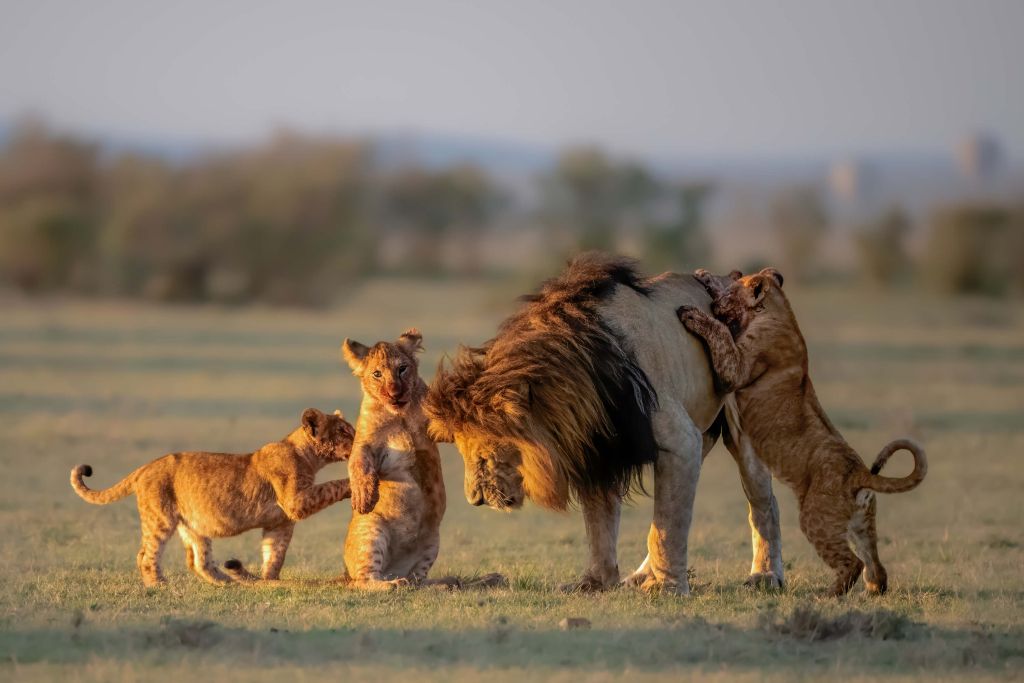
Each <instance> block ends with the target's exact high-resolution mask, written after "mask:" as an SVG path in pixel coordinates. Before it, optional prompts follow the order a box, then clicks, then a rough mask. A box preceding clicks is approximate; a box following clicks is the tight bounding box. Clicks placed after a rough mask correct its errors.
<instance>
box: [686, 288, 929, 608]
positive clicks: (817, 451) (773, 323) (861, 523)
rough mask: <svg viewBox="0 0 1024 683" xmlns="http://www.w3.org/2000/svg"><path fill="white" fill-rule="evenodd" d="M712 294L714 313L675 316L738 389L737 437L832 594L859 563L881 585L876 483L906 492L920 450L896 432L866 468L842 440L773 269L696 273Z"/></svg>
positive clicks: (915, 478)
mask: <svg viewBox="0 0 1024 683" xmlns="http://www.w3.org/2000/svg"><path fill="white" fill-rule="evenodd" d="M697 277H698V279H700V280H701V281H702V282H704V283H705V285H706V286H707V287H708V289H709V292H710V293H711V294H712V296H713V297H714V302H713V304H712V312H713V314H714V316H715V317H711V316H709V315H708V314H707V313H704V312H703V311H701V310H699V309H696V308H693V307H689V306H683V307H681V308H680V309H679V315H680V319H681V320H682V322H683V324H684V325H685V326H686V329H688V330H690V331H691V332H693V333H694V334H696V335H698V336H700V337H701V338H703V339H704V341H705V342H706V343H707V345H708V350H709V352H710V355H711V360H712V363H713V365H714V369H715V373H716V375H717V377H718V379H719V381H720V382H721V384H722V389H723V390H725V391H733V390H734V391H735V392H736V406H737V409H738V411H739V420H738V423H739V424H741V425H742V430H743V436H744V437H745V438H748V439H749V440H750V442H751V444H752V446H753V449H754V451H755V452H756V453H757V455H758V456H759V457H760V458H761V459H762V460H763V461H764V463H765V464H766V465H767V466H768V467H769V469H771V471H772V473H773V474H774V475H775V476H776V477H777V478H779V479H781V480H782V481H784V482H785V483H786V484H788V485H789V486H790V487H791V488H792V489H793V491H794V492H795V494H796V497H797V500H798V501H799V505H800V528H801V530H802V531H803V532H804V534H805V535H806V536H807V538H808V540H809V541H810V542H811V543H812V544H813V545H814V548H815V550H816V551H817V552H818V554H819V555H820V556H821V558H822V559H823V560H824V561H825V563H826V564H828V565H829V566H830V567H831V568H832V569H833V570H834V571H835V573H836V575H835V581H834V583H833V585H832V589H831V592H832V594H834V595H842V594H844V593H846V592H847V591H848V590H850V588H851V587H852V586H853V585H854V583H856V581H857V578H858V576H859V575H860V573H861V570H863V572H864V581H865V583H866V585H867V589H868V591H870V592H873V593H884V592H885V590H886V588H887V575H886V572H885V568H884V567H883V566H882V563H881V562H880V561H879V559H878V547H877V534H876V532H875V496H874V493H872V492H873V491H878V492H881V493H898V492H901V491H909V490H910V489H912V488H914V487H916V486H917V485H918V484H920V483H921V481H922V480H923V479H924V476H925V473H926V472H927V462H926V460H925V455H924V451H923V450H922V449H921V448H920V446H918V445H917V444H915V443H914V442H912V441H909V440H905V439H901V440H897V441H893V442H891V443H889V444H888V445H886V446H885V447H884V448H883V449H882V451H881V453H879V454H878V457H877V458H876V459H875V462H874V465H873V466H872V467H871V469H870V470H868V468H867V467H866V466H865V465H864V463H863V461H861V459H860V457H859V456H858V455H857V453H856V452H855V451H854V450H853V448H851V447H850V445H849V444H847V443H846V441H845V440H844V439H843V437H842V435H841V434H840V433H839V431H838V430H837V429H836V428H835V427H834V426H833V425H832V422H831V421H830V420H829V419H828V416H827V415H826V414H825V411H824V410H823V409H822V407H821V404H820V403H819V402H818V399H817V396H816V394H815V392H814V387H813V385H812V384H811V379H810V377H809V376H808V373H807V346H806V344H805V343H804V338H803V335H802V334H801V333H800V328H799V326H798V325H797V321H796V317H795V316H794V315H793V311H792V308H791V307H790V305H789V301H788V299H787V298H786V295H785V294H784V293H783V291H782V276H781V275H779V273H778V272H777V271H775V270H773V269H765V270H763V271H761V272H760V273H757V274H756V275H751V276H748V277H738V278H736V279H735V281H734V282H732V283H731V284H730V285H728V286H727V287H722V286H720V285H719V284H718V283H717V281H716V280H715V279H714V278H713V277H712V276H710V275H709V274H707V273H706V272H705V271H698V273H697ZM901 449H905V450H909V451H910V452H911V453H912V454H913V456H914V471H913V472H912V473H911V474H910V475H908V476H906V477H901V478H892V477H883V476H880V475H879V474H878V472H879V471H880V470H881V469H882V466H883V465H884V464H885V462H886V461H887V460H888V459H889V457H890V456H891V455H892V454H893V453H894V452H895V451H897V450H901Z"/></svg>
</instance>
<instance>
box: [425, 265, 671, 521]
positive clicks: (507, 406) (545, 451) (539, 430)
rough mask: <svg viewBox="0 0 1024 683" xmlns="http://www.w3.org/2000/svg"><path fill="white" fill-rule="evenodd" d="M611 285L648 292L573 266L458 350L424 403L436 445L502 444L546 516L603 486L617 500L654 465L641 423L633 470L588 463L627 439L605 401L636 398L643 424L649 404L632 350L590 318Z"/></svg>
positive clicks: (616, 272) (625, 278)
mask: <svg viewBox="0 0 1024 683" xmlns="http://www.w3.org/2000/svg"><path fill="white" fill-rule="evenodd" d="M619 284H622V285H625V286H627V287H632V288H635V289H637V290H638V291H643V292H645V291H646V288H645V287H644V286H643V285H642V283H641V282H640V281H639V279H638V278H636V277H635V275H634V274H633V273H632V271H631V270H630V268H629V265H628V264H627V263H626V262H617V261H613V260H605V259H600V258H593V257H581V258H579V259H577V260H576V261H574V262H573V264H572V266H571V267H570V268H569V269H567V270H566V271H565V273H563V274H562V275H561V276H559V277H557V278H553V279H552V280H550V281H548V282H546V283H544V285H542V287H541V290H540V292H539V293H538V294H536V295H534V296H530V297H524V300H525V305H524V306H523V307H522V308H521V309H520V310H519V311H518V312H517V313H515V314H514V315H512V316H511V317H510V318H509V319H507V320H506V321H505V322H504V323H503V324H502V326H501V328H500V329H499V331H498V335H497V336H496V337H495V338H494V339H492V340H491V341H490V342H488V343H487V344H486V345H485V346H484V347H483V348H468V347H462V348H460V349H459V352H458V353H457V354H456V356H455V358H454V359H453V360H452V361H451V365H450V367H447V368H446V367H444V366H442V367H441V368H440V369H439V371H438V373H437V376H436V378H435V381H434V384H433V385H432V386H431V390H430V393H429V396H428V399H427V403H426V406H425V410H426V411H427V414H428V416H429V417H430V418H431V433H432V434H433V435H434V437H435V438H437V439H438V440H439V441H456V440H458V439H472V438H473V437H472V434H473V433H477V434H481V435H482V436H483V438H485V439H487V440H489V441H500V442H505V443H507V444H510V445H511V446H512V447H513V448H514V450H515V451H517V452H518V456H517V457H519V458H521V460H522V465H521V466H520V467H518V470H519V473H520V476H521V478H522V484H523V487H524V488H525V490H526V493H527V495H528V496H529V497H530V498H531V499H532V500H534V501H535V502H537V503H538V504H540V505H542V506H544V507H548V508H551V509H556V510H562V509H565V508H566V506H567V505H568V504H569V502H570V499H571V497H572V495H573V494H578V495H583V496H585V495H589V494H591V493H595V492H598V491H599V490H601V489H603V488H605V487H607V488H611V489H612V490H615V491H616V492H618V493H619V494H620V495H621V494H625V493H627V492H628V490H629V488H630V486H631V485H634V484H639V482H640V467H641V466H642V465H644V464H650V463H651V462H653V459H654V452H655V447H654V444H653V436H652V435H651V429H650V426H649V424H648V425H647V428H646V430H644V429H643V428H642V426H641V428H639V429H637V430H636V431H638V432H645V433H644V434H643V439H644V443H635V444H633V450H632V452H631V453H629V454H628V456H627V457H635V458H637V460H636V461H632V462H625V463H623V462H617V463H611V464H610V466H609V463H608V462H607V459H605V460H602V459H601V458H599V457H595V455H596V453H595V452H596V451H598V450H601V449H602V446H606V445H607V443H606V442H607V440H609V439H614V438H616V437H618V436H619V435H620V434H619V432H622V431H625V430H624V429H622V427H623V425H620V424H616V419H617V418H618V417H619V415H618V414H616V412H615V411H614V403H615V402H616V400H618V399H619V398H620V397H619V396H614V395H611V394H613V393H628V395H630V396H635V397H636V403H635V404H633V405H634V407H635V410H636V412H641V413H643V415H642V416H641V420H643V419H646V420H647V421H648V422H649V419H650V413H651V412H652V411H653V410H654V409H655V407H656V405H657V399H656V397H655V395H654V391H653V389H652V388H651V385H650V382H649V381H648V379H647V377H646V375H644V373H643V371H642V370H640V368H639V367H638V366H637V365H636V363H635V361H634V360H633V358H632V354H631V353H630V350H629V349H627V348H625V346H624V344H623V341H622V339H621V338H620V336H619V335H617V334H616V333H615V332H614V331H613V330H612V329H611V328H610V327H609V326H608V325H607V324H606V323H605V322H604V321H603V320H601V318H600V316H599V315H598V314H597V312H596V309H597V307H598V305H599V303H600V302H601V300H602V299H603V298H604V297H605V296H607V295H608V294H609V293H610V292H611V291H612V290H613V289H614V287H615V286H617V285H619ZM630 426H631V427H632V426H633V425H630ZM599 442H600V443H599ZM460 451H461V452H463V453H466V452H467V451H466V450H465V449H463V448H461V447H460ZM645 451H646V452H645ZM602 466H603V467H605V471H597V470H598V469H599V468H601V467H602ZM518 502H519V503H521V500H519V501H518Z"/></svg>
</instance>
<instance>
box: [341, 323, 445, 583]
mask: <svg viewBox="0 0 1024 683" xmlns="http://www.w3.org/2000/svg"><path fill="white" fill-rule="evenodd" d="M422 340H423V337H422V335H420V333H419V331H417V330H415V329H411V330H408V331H406V332H403V333H402V336H401V337H399V338H398V341H396V342H394V343H391V342H383V341H382V342H377V343H376V344H374V345H373V346H372V347H366V346H364V345H362V344H360V343H359V342H355V341H352V340H350V339H346V340H345V343H344V344H343V345H342V354H343V355H344V357H345V360H346V361H347V362H348V365H349V367H350V368H352V372H353V374H354V375H355V376H356V377H358V378H359V379H360V382H361V384H362V388H363V401H362V405H361V407H360V409H359V419H358V421H357V422H356V438H355V444H354V445H353V447H352V458H351V459H350V460H349V477H350V480H351V482H352V521H351V523H350V524H349V527H348V536H347V537H346V539H345V573H346V576H347V577H348V579H349V580H350V582H351V583H352V585H353V586H354V587H356V588H361V589H366V590H389V589H392V588H395V587H397V586H402V585H406V584H409V583H413V584H420V583H422V582H423V581H424V580H425V579H426V577H427V573H428V572H429V571H430V568H431V567H432V566H433V565H434V560H435V559H437V552H438V549H439V547H440V533H439V530H440V527H441V518H442V517H443V516H444V510H445V492H444V479H443V478H442V476H441V457H440V455H439V454H438V452H437V446H436V445H435V444H434V442H433V440H432V439H431V438H430V437H429V436H427V420H426V418H425V417H424V415H423V409H422V403H423V397H424V396H425V395H426V391H427V386H426V384H425V383H424V382H423V380H422V379H420V376H419V372H418V367H419V363H418V361H417V359H416V354H418V353H420V352H421V351H422V350H423V346H422Z"/></svg>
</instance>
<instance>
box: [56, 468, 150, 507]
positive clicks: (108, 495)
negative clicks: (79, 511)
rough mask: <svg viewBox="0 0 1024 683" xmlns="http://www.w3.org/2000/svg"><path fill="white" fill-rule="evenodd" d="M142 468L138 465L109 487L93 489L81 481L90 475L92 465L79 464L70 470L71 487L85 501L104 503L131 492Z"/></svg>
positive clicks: (111, 501)
mask: <svg viewBox="0 0 1024 683" xmlns="http://www.w3.org/2000/svg"><path fill="white" fill-rule="evenodd" d="M142 469H143V468H141V467H140V468H139V469H137V470H135V471H134V472H132V473H131V474H129V475H128V476H127V477H125V478H124V479H122V480H121V481H119V482H117V483H116V484H114V485H113V486H111V487H110V488H109V489H103V490H101V491H94V490H93V489H91V488H89V487H88V486H86V485H85V482H84V481H83V478H84V477H91V476H92V467H91V466H89V465H79V466H78V467H75V468H74V469H73V470H71V488H73V489H74V490H75V493H77V494H78V495H79V496H80V497H81V498H82V500H84V501H86V502H89V503H93V504H94V505H106V504H107V503H113V502H114V501H115V500H121V499H122V498H124V497H125V496H127V495H129V494H131V493H132V492H133V491H134V490H135V480H136V478H138V476H139V473H140V472H141V471H142Z"/></svg>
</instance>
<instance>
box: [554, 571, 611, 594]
mask: <svg viewBox="0 0 1024 683" xmlns="http://www.w3.org/2000/svg"><path fill="white" fill-rule="evenodd" d="M616 583H617V579H616V580H615V581H602V580H601V579H599V578H597V577H595V576H593V575H592V574H584V575H583V576H582V577H580V578H579V579H578V580H576V581H573V582H572V583H563V584H562V585H561V586H559V587H558V590H559V592H562V593H599V592H601V591H605V590H608V589H609V588H613V587H614V586H615V584H616Z"/></svg>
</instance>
